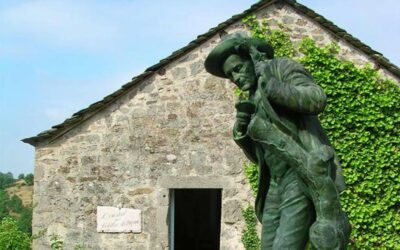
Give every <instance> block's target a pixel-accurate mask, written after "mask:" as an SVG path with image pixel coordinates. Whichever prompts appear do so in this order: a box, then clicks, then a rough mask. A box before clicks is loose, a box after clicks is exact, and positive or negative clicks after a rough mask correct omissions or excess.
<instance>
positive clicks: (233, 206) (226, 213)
mask: <svg viewBox="0 0 400 250" xmlns="http://www.w3.org/2000/svg"><path fill="white" fill-rule="evenodd" d="M222 215H223V221H224V222H225V223H228V224H233V223H236V222H238V221H239V220H241V219H242V209H241V207H240V202H239V201H238V200H229V201H227V202H225V203H224V204H223V212H222Z"/></svg>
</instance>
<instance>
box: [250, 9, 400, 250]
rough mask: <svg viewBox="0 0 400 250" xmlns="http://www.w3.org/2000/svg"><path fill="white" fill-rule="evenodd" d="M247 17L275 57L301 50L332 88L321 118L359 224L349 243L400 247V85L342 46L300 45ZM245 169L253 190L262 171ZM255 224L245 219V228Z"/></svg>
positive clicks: (347, 203)
mask: <svg viewBox="0 0 400 250" xmlns="http://www.w3.org/2000/svg"><path fill="white" fill-rule="evenodd" d="M243 21H244V23H245V24H246V25H248V27H249V28H250V30H251V32H252V34H253V36H254V37H258V38H262V39H267V40H268V41H269V42H270V43H271V44H272V45H273V46H274V49H275V50H276V56H287V57H291V58H293V56H294V55H295V54H302V55H303V56H302V57H301V58H300V59H298V60H299V62H300V63H302V64H303V65H304V66H305V67H306V68H307V69H308V71H309V72H310V73H311V74H312V75H313V77H314V78H315V81H316V82H317V83H318V84H319V85H320V86H321V87H322V88H323V89H324V91H325V93H326V94H327V97H328V106H327V107H326V109H325V111H324V113H323V114H321V115H320V120H321V123H322V126H323V127H324V129H325V131H326V133H327V134H328V137H329V139H330V141H331V143H332V145H333V146H334V148H335V150H336V152H337V154H338V156H339V158H340V161H341V164H342V168H343V173H344V176H345V180H346V185H347V189H346V190H345V191H344V192H343V193H342V194H341V204H342V207H343V209H344V210H345V211H346V213H347V214H348V216H349V218H350V222H351V224H352V227H353V229H352V235H351V243H350V247H351V248H352V249H399V248H400V213H399V211H398V210H399V204H400V195H399V190H400V171H399V170H398V167H399V166H400V152H399V149H400V146H399V145H400V105H399V104H400V88H399V87H398V86H396V84H395V83H394V82H393V81H390V80H386V79H384V78H383V77H382V76H381V75H380V74H379V73H378V72H377V70H376V69H373V68H372V67H371V66H365V67H357V66H355V65H354V64H353V63H352V62H350V61H346V60H343V59H339V57H338V53H339V52H340V48H339V47H338V46H337V45H336V44H331V45H328V46H325V47H320V46H317V44H316V43H315V42H314V41H313V40H312V39H310V38H305V39H303V41H302V42H301V44H300V46H299V48H294V46H293V45H292V43H291V41H290V35H289V34H288V33H286V32H284V31H282V29H277V30H271V29H270V28H269V27H268V25H267V23H266V21H265V20H261V22H259V21H258V20H257V19H256V18H255V17H254V16H249V17H247V18H245V19H244V20H243ZM255 169H256V168H255ZM245 171H246V175H247V176H248V177H249V182H250V185H251V187H252V189H253V190H254V187H256V185H257V181H256V178H254V176H256V174H254V173H253V170H251V171H250V170H246V168H245ZM255 171H256V170H255ZM248 172H249V173H248ZM247 209H248V208H247ZM247 209H246V210H247ZM246 210H244V211H246ZM253 212H254V210H253ZM245 219H246V217H245ZM249 225H251V223H250V222H248V221H247V220H246V226H247V227H246V228H248V227H249ZM246 230H247V229H246ZM251 232H252V233H253V231H251ZM245 233H249V231H245ZM254 234H256V232H255V231H254ZM247 239H254V242H253V243H252V244H250V243H249V242H246V243H244V244H245V247H246V249H253V248H247V246H250V245H251V246H253V245H254V244H256V242H259V240H258V238H257V239H255V238H254V237H253V235H252V236H251V237H247Z"/></svg>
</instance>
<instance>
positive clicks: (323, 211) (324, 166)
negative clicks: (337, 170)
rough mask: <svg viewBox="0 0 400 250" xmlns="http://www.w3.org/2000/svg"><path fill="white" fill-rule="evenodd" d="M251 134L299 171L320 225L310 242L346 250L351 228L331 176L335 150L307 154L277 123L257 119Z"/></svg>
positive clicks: (316, 227) (311, 231)
mask: <svg viewBox="0 0 400 250" xmlns="http://www.w3.org/2000/svg"><path fill="white" fill-rule="evenodd" d="M248 135H249V136H250V137H251V139H252V140H254V141H257V142H259V143H260V144H262V145H264V146H265V147H267V148H268V149H269V150H271V151H272V152H274V153H275V154H277V155H280V156H281V158H282V159H284V160H285V161H287V162H288V163H289V164H290V165H291V166H292V167H294V168H295V170H296V171H297V173H298V174H299V176H300V177H301V178H302V179H303V180H304V182H305V184H306V186H307V188H306V189H308V190H307V191H308V192H309V194H310V197H311V199H312V201H313V204H314V207H315V212H316V222H315V223H314V224H313V225H312V226H311V228H310V242H311V244H312V245H313V247H315V248H317V249H329V250H333V249H338V250H339V249H345V246H346V245H347V240H348V236H349V233H350V226H349V223H348V220H347V217H346V216H345V215H344V213H343V212H342V210H341V207H340V203H339V195H338V192H337V189H336V186H335V183H334V180H333V179H332V177H331V175H330V173H331V168H332V167H334V165H333V157H334V151H333V149H332V148H331V147H330V146H328V145H323V146H321V147H320V148H317V149H316V150H314V151H312V152H307V151H306V150H305V149H304V148H303V147H302V146H301V144H300V142H298V141H296V140H295V139H294V138H293V137H292V136H290V135H288V134H286V133H284V132H282V130H280V129H279V128H277V127H276V125H275V124H273V123H269V122H267V120H266V119H265V118H264V119H261V118H259V117H258V116H257V115H256V116H255V117H253V119H252V121H251V122H250V124H249V128H248Z"/></svg>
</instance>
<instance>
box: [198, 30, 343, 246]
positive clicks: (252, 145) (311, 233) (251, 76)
mask: <svg viewBox="0 0 400 250" xmlns="http://www.w3.org/2000/svg"><path fill="white" fill-rule="evenodd" d="M205 68H206V70H207V71H208V72H209V73H211V74H213V75H215V76H219V77H223V78H228V79H230V80H231V81H232V82H233V83H235V84H236V85H237V86H238V87H239V88H240V89H241V90H242V91H248V93H249V95H248V100H241V101H239V102H238V103H237V104H236V105H235V107H236V109H237V115H236V118H237V119H236V122H235V124H234V127H233V139H234V140H235V142H236V143H237V144H238V145H239V146H240V147H241V148H242V149H243V151H244V153H245V154H246V156H247V157H248V158H249V159H250V160H251V161H252V162H254V163H256V164H257V165H258V166H259V185H258V194H257V197H256V205H255V209H256V214H257V218H258V220H259V221H260V222H261V223H262V235H261V245H262V249H263V250H264V249H304V248H305V246H306V244H307V242H308V240H310V242H311V245H312V246H313V247H314V248H316V249H329V250H332V249H345V247H346V244H347V242H348V238H349V234H350V225H349V222H348V219H347V217H346V215H345V214H344V213H343V212H342V210H341V208H340V203H339V197H338V192H339V191H341V190H342V189H343V188H344V182H343V176H342V174H341V169H340V166H339V162H338V161H337V158H336V155H335V152H334V150H333V148H332V147H331V146H330V144H329V143H328V139H327V137H326V135H325V133H324V131H323V129H322V127H321V125H320V122H319V120H318V117H317V115H318V114H319V113H321V112H322V111H323V110H324V108H325V105H326V95H325V93H324V92H323V90H322V89H321V88H320V87H319V86H318V85H317V84H315V82H314V80H313V78H312V76H311V75H310V74H309V73H308V72H307V70H306V69H305V68H304V67H303V66H302V65H301V64H299V63H297V62H295V61H293V60H291V59H288V58H274V50H273V48H272V47H271V46H270V45H269V44H268V42H267V41H265V40H261V39H255V38H250V37H247V36H245V35H243V34H241V33H237V34H233V35H230V36H228V37H227V38H226V39H224V40H223V41H221V43H220V44H218V45H217V46H216V47H215V48H214V49H213V50H212V51H211V53H210V54H209V55H208V57H207V59H206V61H205Z"/></svg>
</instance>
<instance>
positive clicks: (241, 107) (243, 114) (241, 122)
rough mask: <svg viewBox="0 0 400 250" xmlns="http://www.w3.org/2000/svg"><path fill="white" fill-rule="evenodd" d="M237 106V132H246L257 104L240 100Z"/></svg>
mask: <svg viewBox="0 0 400 250" xmlns="http://www.w3.org/2000/svg"><path fill="white" fill-rule="evenodd" d="M235 108H236V111H237V113H236V124H235V129H236V130H237V132H239V133H241V134H245V133H246V132H247V126H248V125H249V123H250V120H251V115H252V114H253V113H254V112H255V110H256V106H255V105H254V103H252V102H251V101H239V102H237V103H236V104H235Z"/></svg>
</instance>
